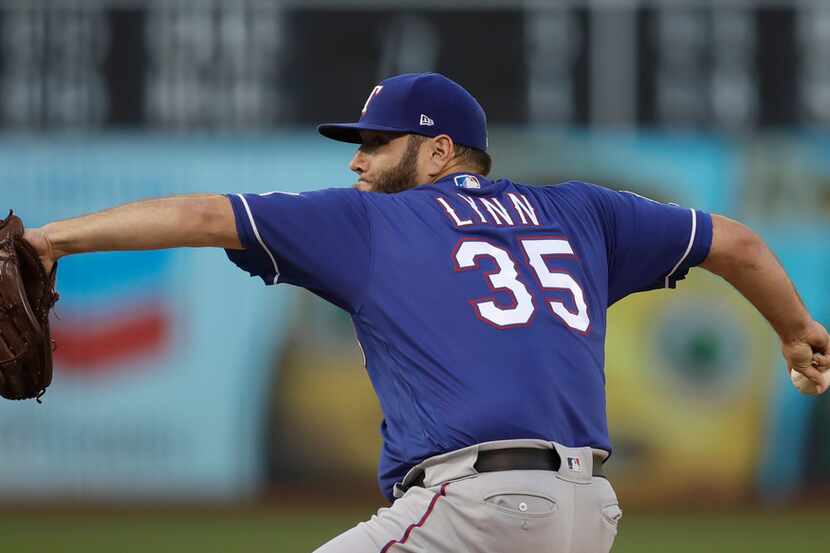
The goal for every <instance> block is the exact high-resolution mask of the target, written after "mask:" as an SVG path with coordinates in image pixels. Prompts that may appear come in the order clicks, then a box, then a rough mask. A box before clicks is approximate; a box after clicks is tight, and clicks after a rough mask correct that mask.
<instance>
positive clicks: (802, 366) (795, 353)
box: [781, 321, 830, 393]
mask: <svg viewBox="0 0 830 553" xmlns="http://www.w3.org/2000/svg"><path fill="white" fill-rule="evenodd" d="M828 345H830V336H828V334H827V330H825V328H824V327H823V326H822V325H821V324H820V323H817V322H816V321H810V324H808V325H807V328H806V329H805V330H804V332H802V333H801V335H800V336H798V337H796V338H794V339H791V340H788V341H784V340H782V342H781V352H782V353H783V354H784V359H786V361H787V368H788V372H789V369H791V370H794V371H796V372H800V373H801V374H803V375H804V376H806V377H807V378H809V379H810V380H811V381H813V382H814V383H815V384H816V386H817V387H818V393H824V392H826V391H827V388H828V381H827V379H826V378H823V377H822V374H821V373H823V372H825V371H827V370H829V369H830V356H828V355H827V348H828Z"/></svg>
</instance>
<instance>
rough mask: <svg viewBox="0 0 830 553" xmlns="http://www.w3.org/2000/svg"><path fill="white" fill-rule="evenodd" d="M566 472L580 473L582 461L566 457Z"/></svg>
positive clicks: (577, 458)
mask: <svg viewBox="0 0 830 553" xmlns="http://www.w3.org/2000/svg"><path fill="white" fill-rule="evenodd" d="M568 470H570V471H571V472H582V461H581V460H580V459H579V457H568Z"/></svg>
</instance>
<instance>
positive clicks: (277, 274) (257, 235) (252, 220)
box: [237, 194, 280, 284]
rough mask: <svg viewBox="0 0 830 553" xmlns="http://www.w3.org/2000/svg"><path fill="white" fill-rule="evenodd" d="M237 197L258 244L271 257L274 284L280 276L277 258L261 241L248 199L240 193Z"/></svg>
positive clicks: (272, 282)
mask: <svg viewBox="0 0 830 553" xmlns="http://www.w3.org/2000/svg"><path fill="white" fill-rule="evenodd" d="M237 196H239V199H240V200H242V205H244V206H245V212H246V213H247V214H248V220H249V221H250V222H251V228H252V229H254V236H256V239H257V241H258V242H259V245H260V246H262V249H263V250H265V253H267V254H268V257H270V258H271V263H273V264H274V279H273V280H272V281H271V284H275V283H276V282H277V277H278V276H280V268H279V267H277V260H276V259H274V256H273V255H272V254H271V250H269V249H268V247H267V246H266V245H265V242H263V241H262V237H261V236H260V235H259V229H257V228H256V223H255V222H254V216H253V214H252V213H251V208H250V206H249V205H248V200H246V199H245V196H243V195H242V194H237Z"/></svg>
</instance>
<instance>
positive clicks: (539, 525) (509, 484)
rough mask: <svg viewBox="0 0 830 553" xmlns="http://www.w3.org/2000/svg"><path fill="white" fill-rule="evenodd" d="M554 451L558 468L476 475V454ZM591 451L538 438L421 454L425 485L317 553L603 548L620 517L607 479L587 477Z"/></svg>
mask: <svg viewBox="0 0 830 553" xmlns="http://www.w3.org/2000/svg"><path fill="white" fill-rule="evenodd" d="M515 447H531V448H540V449H546V448H547V449H550V448H556V450H557V452H558V453H559V456H560V458H561V459H562V463H561V466H560V467H559V470H558V471H556V472H553V471H545V470H507V471H499V472H486V473H481V474H479V473H478V472H476V470H475V468H474V466H473V465H474V464H475V462H476V459H477V456H478V452H479V451H483V450H488V449H503V448H515ZM593 453H594V452H593V451H592V449H591V448H589V447H584V448H567V447H564V446H561V445H559V444H556V443H552V442H545V441H542V440H505V441H500V442H487V443H484V444H478V445H475V446H472V447H467V448H464V449H460V450H458V451H453V452H451V453H447V454H444V455H439V456H437V457H432V458H430V459H427V460H426V461H424V462H423V463H421V464H420V465H418V466H417V467H415V468H414V469H412V471H411V472H410V474H408V475H407V477H406V478H405V479H404V482H409V481H410V478H411V477H412V476H413V475H415V474H420V473H421V471H424V486H423V487H420V486H414V487H411V488H409V489H407V490H406V492H405V493H403V492H401V490H400V488H399V487H396V490H395V495H396V497H398V499H397V500H396V501H395V502H394V503H393V504H392V506H391V507H388V508H382V509H380V510H379V511H378V512H377V514H376V515H374V516H372V518H371V520H369V521H367V522H361V523H359V524H358V525H357V526H355V527H354V528H352V529H351V530H348V531H346V532H345V533H343V534H341V535H340V536H337V537H336V538H334V539H333V540H331V541H330V542H328V543H326V544H325V545H323V546H321V547H320V548H319V549H317V550H316V551H315V553H472V552H475V553H531V552H532V553H545V552H550V553H608V551H610V550H611V546H612V545H613V543H614V538H615V537H616V535H617V524H618V522H619V520H620V517H621V516H622V511H621V510H620V507H619V502H618V500H617V496H616V494H615V493H614V489H613V488H612V487H611V484H610V483H609V482H608V480H606V479H605V478H601V477H593V476H592V475H591V473H592V468H593Z"/></svg>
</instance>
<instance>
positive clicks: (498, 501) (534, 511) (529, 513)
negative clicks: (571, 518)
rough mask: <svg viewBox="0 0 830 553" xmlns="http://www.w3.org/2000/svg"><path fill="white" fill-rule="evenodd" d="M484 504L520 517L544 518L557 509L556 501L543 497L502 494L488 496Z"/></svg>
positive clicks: (523, 494)
mask: <svg viewBox="0 0 830 553" xmlns="http://www.w3.org/2000/svg"><path fill="white" fill-rule="evenodd" d="M484 501H485V503H488V504H490V505H493V506H495V507H498V508H499V509H500V510H502V511H504V512H507V513H510V514H514V515H517V516H521V517H546V516H550V515H552V514H554V513H555V512H556V510H557V508H558V506H557V504H556V501H554V500H553V499H551V498H549V497H545V496H543V495H535V494H528V493H512V492H503V493H497V494H492V495H488V496H487V497H485V498H484Z"/></svg>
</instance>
